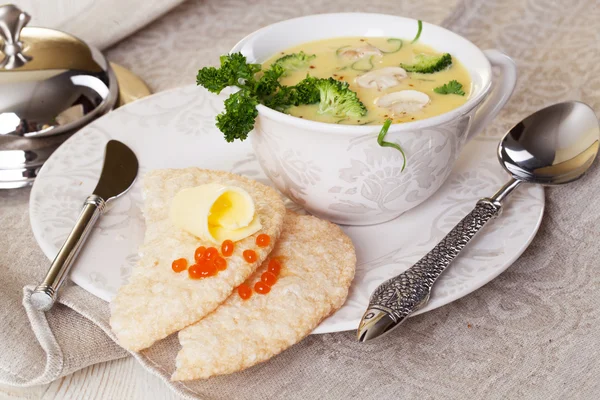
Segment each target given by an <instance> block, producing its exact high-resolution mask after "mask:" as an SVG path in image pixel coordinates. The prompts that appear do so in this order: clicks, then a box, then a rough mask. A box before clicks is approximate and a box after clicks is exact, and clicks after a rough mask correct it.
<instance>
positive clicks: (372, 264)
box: [30, 87, 544, 333]
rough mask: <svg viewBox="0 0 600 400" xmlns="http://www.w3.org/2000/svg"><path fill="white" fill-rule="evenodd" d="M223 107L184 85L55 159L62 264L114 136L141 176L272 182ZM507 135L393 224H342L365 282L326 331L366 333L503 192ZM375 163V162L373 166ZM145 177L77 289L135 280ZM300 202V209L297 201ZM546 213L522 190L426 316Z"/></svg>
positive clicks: (54, 211) (53, 223)
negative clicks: (467, 220) (214, 175)
mask: <svg viewBox="0 0 600 400" xmlns="http://www.w3.org/2000/svg"><path fill="white" fill-rule="evenodd" d="M222 104H223V97H222V96H215V95H212V94H210V93H208V92H206V91H204V90H203V89H201V88H196V87H184V88H179V89H175V90H171V91H167V92H162V93H159V94H157V95H154V96H151V97H148V98H146V99H142V100H139V101H137V102H134V103H132V104H131V105H128V106H126V107H123V108H121V109H118V110H116V111H114V112H112V113H109V114H107V115H106V116H104V117H102V118H100V119H98V120H97V121H95V122H94V123H92V124H91V125H89V126H87V127H85V128H84V129H82V130H81V131H80V132H78V133H77V134H75V135H73V137H71V138H70V139H69V140H68V141H67V142H65V144H64V145H62V146H61V147H60V148H59V149H58V150H57V151H56V152H55V153H54V154H53V155H52V157H51V158H50V159H49V160H48V161H47V162H46V164H45V165H44V167H43V168H42V170H41V171H40V173H39V175H38V178H37V179H36V182H35V184H34V186H33V189H32V192H31V200H30V217H31V226H32V229H33V233H34V235H35V237H36V239H37V241H38V243H39V244H40V246H41V248H42V250H43V251H44V253H45V254H46V256H48V258H49V259H53V258H54V256H55V255H56V253H57V252H58V249H59V247H60V246H61V245H62V243H63V241H64V240H65V238H66V236H67V235H68V233H69V232H70V230H71V228H72V226H73V224H74V222H75V220H76V218H77V215H78V214H79V211H80V208H81V205H82V202H83V200H84V199H85V198H86V196H87V195H88V194H89V193H91V192H92V190H93V189H94V186H95V184H96V181H97V179H98V176H99V173H100V168H101V166H102V158H103V151H104V145H105V144H106V142H107V141H108V140H110V139H118V140H120V141H122V142H124V143H126V144H127V145H128V146H130V147H131V148H132V149H133V151H134V152H135V153H136V155H137V156H138V158H139V162H140V178H143V175H144V173H145V172H147V171H149V170H151V169H156V168H182V167H188V166H198V167H203V168H210V169H221V170H226V171H232V172H235V173H238V174H242V175H246V176H248V177H250V178H252V179H256V180H258V181H261V182H263V183H266V184H268V183H269V181H268V179H267V178H266V177H265V176H264V174H263V172H262V171H261V169H260V167H259V165H258V162H257V160H256V157H255V156H254V154H253V152H252V146H251V145H250V142H249V141H245V142H239V143H227V142H225V140H223V137H222V134H221V133H220V132H219V131H218V130H217V129H216V128H215V126H214V117H215V115H216V114H217V113H218V112H219V111H220V109H221V108H222ZM497 139H498V138H490V137H481V138H476V139H474V140H473V141H472V142H471V143H469V144H468V145H467V146H466V148H465V150H464V151H463V153H462V156H461V158H460V160H459V161H458V162H457V164H456V167H455V169H454V171H452V173H451V174H450V177H449V178H448V180H447V181H446V183H445V184H444V185H443V186H442V188H441V189H440V190H439V191H438V192H437V193H435V194H434V195H433V196H432V197H431V198H429V199H428V200H427V201H425V202H424V203H423V204H421V205H420V206H418V207H416V208H415V209H412V210H410V211H408V212H406V213H405V214H403V215H401V216H400V217H398V218H397V219H395V220H393V221H390V222H387V223H384V224H379V225H372V226H347V227H343V228H344V230H345V231H346V233H347V234H348V235H349V236H350V237H351V238H352V240H353V242H354V244H355V246H356V251H357V256H358V265H357V269H356V277H355V279H354V283H353V286H352V287H351V290H350V295H349V297H348V300H347V302H346V304H345V305H344V306H343V307H342V308H341V309H340V310H339V311H338V312H337V313H335V314H334V315H332V316H330V317H329V318H328V319H326V320H325V321H323V323H321V325H320V326H319V327H318V328H317V329H316V330H315V333H325V332H335V331H342V330H351V329H356V327H357V325H358V322H359V321H360V317H361V316H362V313H363V311H364V310H365V306H366V305H367V303H368V297H369V295H370V293H371V292H372V290H373V289H375V287H377V285H379V284H380V283H381V282H383V281H384V280H386V279H388V278H390V277H392V276H394V275H396V274H398V273H400V272H402V271H403V270H405V269H406V268H408V267H410V266H411V265H412V264H413V263H415V262H416V261H418V260H419V259H420V258H421V257H422V256H423V255H424V254H426V253H427V252H428V251H429V250H430V249H431V248H432V247H433V246H434V245H435V244H436V243H437V242H438V241H439V240H440V239H441V238H442V237H443V236H444V235H445V233H446V232H448V231H449V230H450V229H451V228H452V227H453V226H454V225H455V224H456V223H457V222H458V221H459V220H460V219H461V218H462V217H463V216H465V215H466V214H467V213H468V212H469V211H470V210H471V209H472V207H473V206H474V204H475V202H476V201H477V200H478V199H479V198H481V197H485V196H489V195H491V194H493V193H494V192H495V191H496V189H498V188H499V187H500V186H501V185H502V184H503V183H504V181H505V180H506V178H507V175H506V173H505V172H504V171H503V170H502V168H501V167H500V165H499V164H498V161H497V160H496V153H495V149H496V144H497ZM373 140H375V139H373ZM391 151H392V150H391ZM293 165H294V168H295V169H297V170H298V171H297V173H298V174H303V173H309V174H310V173H312V172H311V171H305V169H306V168H309V167H310V166H306V165H303V163H302V162H295V163H293ZM375 166H376V161H374V162H373V165H371V166H369V165H364V166H363V168H367V169H368V168H370V167H375ZM370 176H371V180H372V181H369V182H366V183H363V185H368V187H367V188H361V187H357V188H356V189H357V190H361V189H364V190H374V189H373V188H377V187H384V186H385V185H386V181H387V180H388V179H389V178H390V177H388V176H386V174H371V175H370ZM391 178H393V177H391ZM140 182H141V179H138V181H137V182H136V183H135V185H134V186H133V188H132V190H131V191H130V192H128V193H127V194H126V195H124V196H123V197H122V198H121V199H119V200H118V201H115V202H114V204H113V206H112V208H111V209H110V210H109V212H108V213H106V214H105V215H104V216H103V217H102V218H101V219H100V221H99V223H98V224H97V225H96V227H95V228H94V230H93V232H92V235H91V237H90V239H89V240H88V242H87V243H86V246H85V247H84V249H83V250H82V252H81V254H80V255H79V258H78V260H77V261H76V264H75V266H74V268H73V270H72V273H71V279H72V280H73V281H74V282H75V283H77V284H78V285H80V286H81V287H83V288H84V289H86V290H88V291H89V292H91V293H92V294H94V295H96V296H98V297H100V298H102V299H104V300H107V301H110V299H111V298H112V297H113V296H114V294H115V293H116V291H117V289H118V287H119V286H120V285H122V284H123V283H124V282H126V280H127V278H128V276H129V273H130V271H131V268H132V266H133V265H134V264H135V262H136V260H137V248H138V246H139V245H140V244H141V243H142V240H143V235H144V221H143V218H142V214H141V209H140V207H141V206H142V202H143V199H142V197H141V183H140ZM290 207H292V208H296V209H297V207H295V206H294V205H293V204H292V203H290ZM543 209H544V192H543V189H542V188H541V187H539V186H524V187H521V188H520V189H519V190H518V192H517V193H515V195H514V196H512V197H511V198H510V199H509V200H508V202H507V204H506V206H505V207H504V211H503V213H502V215H501V216H500V217H499V218H498V219H496V220H495V221H492V222H491V223H490V224H488V226H486V227H485V229H484V230H483V231H482V232H481V233H480V234H479V235H478V236H477V237H476V238H475V239H474V240H473V242H471V243H470V244H469V246H468V247H467V249H466V250H465V251H464V253H463V254H461V255H460V256H459V258H458V259H457V260H456V261H455V262H454V263H453V264H452V265H451V267H450V268H449V269H448V270H447V271H446V272H445V273H444V275H442V277H441V278H440V280H439V282H438V283H437V285H436V286H435V288H434V290H433V293H432V296H431V301H430V302H429V304H428V305H427V307H425V308H424V309H422V310H420V311H419V313H422V312H425V311H428V310H432V309H434V308H437V307H440V306H442V305H444V304H447V303H449V302H451V301H454V300H456V299H458V298H460V297H462V296H465V295H466V294H468V293H470V292H472V291H474V290H476V289H478V288H479V287H481V286H483V285H484V284H486V283H487V282H489V281H490V280H492V279H493V278H495V277H496V276H498V275H499V274H500V273H501V272H502V271H504V270H505V269H506V268H508V267H509V266H510V265H511V264H512V263H513V262H514V261H515V259H517V258H518V257H519V256H520V255H521V253H522V252H523V251H524V250H525V249H526V248H527V246H528V245H529V243H530V242H531V240H532V239H533V237H534V236H535V233H536V232H537V229H538V227H539V224H540V222H541V219H542V214H543ZM40 268H46V266H40Z"/></svg>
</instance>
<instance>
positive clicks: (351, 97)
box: [316, 78, 367, 117]
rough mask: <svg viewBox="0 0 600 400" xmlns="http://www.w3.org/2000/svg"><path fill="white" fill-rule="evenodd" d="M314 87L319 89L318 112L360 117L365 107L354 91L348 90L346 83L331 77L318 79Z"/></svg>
mask: <svg viewBox="0 0 600 400" xmlns="http://www.w3.org/2000/svg"><path fill="white" fill-rule="evenodd" d="M316 87H317V89H318V90H319V98H320V101H319V113H320V114H331V115H334V116H336V117H346V116H347V117H362V116H363V115H365V114H366V113H367V108H366V107H365V105H364V104H363V103H362V102H361V101H360V100H359V99H358V96H357V95H356V93H355V92H353V91H352V90H350V88H349V87H348V83H346V82H340V81H336V80H335V79H333V78H329V79H318V80H317V82H316Z"/></svg>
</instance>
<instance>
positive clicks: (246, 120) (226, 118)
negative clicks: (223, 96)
mask: <svg viewBox="0 0 600 400" xmlns="http://www.w3.org/2000/svg"><path fill="white" fill-rule="evenodd" d="M257 105H258V100H257V99H256V98H255V97H254V96H252V95H251V94H250V93H248V91H246V90H240V91H239V92H236V93H233V94H232V95H231V96H229V98H228V99H227V100H225V111H224V112H222V113H221V114H219V115H217V124H216V125H217V128H219V130H220V131H221V132H223V134H224V135H225V140H227V141H228V142H233V141H234V140H235V139H239V140H244V139H246V138H247V137H248V133H249V132H250V131H251V130H252V129H253V128H254V121H255V120H256V116H257V115H258V111H257V110H256V106H257Z"/></svg>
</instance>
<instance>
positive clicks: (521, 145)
mask: <svg viewBox="0 0 600 400" xmlns="http://www.w3.org/2000/svg"><path fill="white" fill-rule="evenodd" d="M599 140H600V126H599V124H598V119H597V118H596V115H595V114H594V111H593V110H592V109H591V108H590V107H589V106H587V105H586V104H583V103H580V102H576V101H571V102H566V103H559V104H555V105H552V106H550V107H547V108H544V109H542V110H540V111H538V112H536V113H534V114H532V115H530V116H529V117H527V118H525V119H524V120H523V121H521V122H519V123H518V124H517V125H515V126H514V127H513V128H512V129H511V130H510V131H509V132H508V133H507V134H506V135H505V136H504V138H502V140H501V141H500V144H499V145H498V159H499V161H500V164H502V166H503V167H504V169H505V170H506V171H508V173H509V174H510V175H511V176H512V177H511V179H510V180H509V181H508V182H507V183H506V184H505V185H504V186H502V188H501V189H500V190H499V191H498V192H496V194H494V195H493V196H492V197H489V198H483V199H481V200H479V201H478V202H477V205H476V206H475V209H473V211H471V213H470V214H469V215H467V216H466V217H465V218H464V219H463V220H462V221H460V222H459V223H458V225H456V226H455V227H454V228H453V229H452V231H450V233H448V234H447V235H446V237H444V239H442V241H441V242H440V243H438V244H437V246H435V247H434V248H433V250H431V251H430V252H429V253H428V254H427V255H426V256H425V257H423V258H422V259H421V260H419V261H418V262H417V263H416V264H415V265H413V266H412V267H411V268H409V269H408V270H406V271H405V272H403V273H401V274H400V275H398V276H395V277H393V278H391V279H388V280H387V281H385V282H383V283H382V284H381V285H379V287H377V289H375V291H374V292H373V294H372V295H371V298H370V299H369V306H368V308H367V311H366V312H365V314H364V315H363V317H362V320H361V322H360V325H359V327H358V340H359V341H360V342H366V341H368V340H371V339H374V338H376V337H379V336H381V335H383V334H384V333H387V332H389V331H391V330H392V329H394V328H395V327H397V326H398V325H400V324H401V323H402V322H404V321H405V320H406V318H408V316H410V315H411V314H412V313H413V312H415V311H417V310H419V309H420V308H422V307H424V306H425V305H426V304H427V302H428V301H429V295H430V293H431V288H432V287H433V284H434V283H435V281H436V280H437V278H438V277H439V276H440V275H441V274H442V272H444V270H445V269H446V268H447V267H448V265H449V264H450V263H451V262H452V260H454V259H455V258H456V256H457V255H458V253H460V251H461V250H462V249H463V248H464V247H465V246H466V245H467V243H469V241H470V240H471V239H472V238H473V237H474V236H475V234H476V233H477V232H479V230H480V229H481V228H482V227H483V226H484V225H485V224H486V223H487V222H488V221H489V220H491V219H492V218H495V217H497V216H498V215H499V214H500V210H501V208H502V201H503V200H504V199H505V198H506V197H507V196H508V195H509V194H510V193H512V192H513V190H515V188H517V187H518V186H519V185H521V184H522V183H537V184H542V185H561V184H564V183H569V182H572V181H574V180H577V179H579V178H581V177H582V176H583V174H584V173H585V172H586V171H587V170H588V168H589V167H590V165H592V163H593V162H594V159H595V158H596V155H597V154H598V145H599Z"/></svg>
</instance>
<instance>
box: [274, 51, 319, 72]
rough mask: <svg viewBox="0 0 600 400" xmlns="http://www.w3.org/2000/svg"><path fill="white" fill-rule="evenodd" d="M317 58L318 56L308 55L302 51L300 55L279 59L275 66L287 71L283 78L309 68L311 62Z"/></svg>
mask: <svg viewBox="0 0 600 400" xmlns="http://www.w3.org/2000/svg"><path fill="white" fill-rule="evenodd" d="M315 57H316V55H314V54H312V55H308V54H306V53H304V52H303V51H301V52H300V53H293V54H288V55H285V56H283V57H281V58H278V59H277V61H275V62H274V63H273V64H274V65H280V66H281V67H283V69H284V71H285V72H284V74H283V76H286V75H288V73H289V72H293V71H299V70H301V69H305V68H306V67H308V64H309V63H310V61H311V60H312V59H314V58H315Z"/></svg>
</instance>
